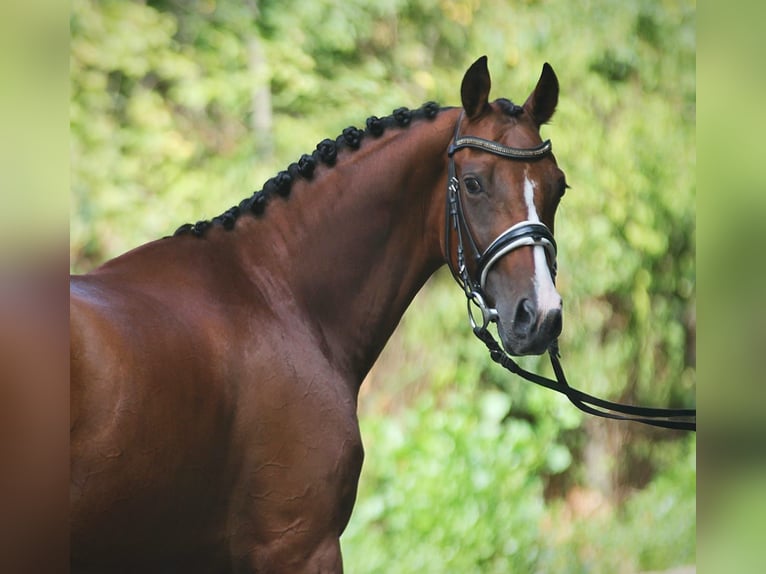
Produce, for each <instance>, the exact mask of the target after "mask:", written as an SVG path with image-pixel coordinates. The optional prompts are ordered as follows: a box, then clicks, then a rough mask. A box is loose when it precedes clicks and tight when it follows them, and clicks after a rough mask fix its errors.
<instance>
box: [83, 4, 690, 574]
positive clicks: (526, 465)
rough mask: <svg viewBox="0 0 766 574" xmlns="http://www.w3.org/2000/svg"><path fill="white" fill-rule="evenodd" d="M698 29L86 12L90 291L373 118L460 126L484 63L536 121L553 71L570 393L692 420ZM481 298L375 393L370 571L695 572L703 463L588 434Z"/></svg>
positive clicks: (439, 299)
mask: <svg viewBox="0 0 766 574" xmlns="http://www.w3.org/2000/svg"><path fill="white" fill-rule="evenodd" d="M695 19H696V4H695V2H694V1H693V0H673V1H671V0H630V1H625V0H591V1H589V2H583V3H576V2H570V1H567V0H520V1H507V0H506V1H503V0H385V1H383V0H372V1H362V0H346V1H345V2H342V3H340V2H334V1H332V0H315V1H314V2H300V1H298V0H251V1H249V2H233V1H223V0H221V1H216V0H192V1H188V2H180V1H177V0H165V1H150V0H147V1H145V2H144V1H132V2H131V1H125V0H120V1H114V0H104V1H98V2H96V1H89V0H74V1H73V2H72V14H71V53H70V70H71V84H70V86H71V105H70V118H71V134H72V135H71V160H72V163H71V165H72V168H71V169H72V171H71V181H72V190H71V214H70V218H71V244H70V254H71V265H72V269H73V270H74V271H78V272H80V271H86V270H88V269H90V268H92V267H93V266H95V265H97V264H98V263H100V262H102V261H104V260H106V259H108V258H110V257H113V256H115V255H117V254H119V253H121V252H124V251H126V250H127V249H129V248H131V247H134V246H137V245H139V244H141V243H144V242H146V241H149V240H151V239H155V238H157V237H160V236H163V235H167V234H169V233H171V232H172V231H173V230H174V229H175V228H176V227H177V226H178V225H180V224H182V223H185V222H187V221H196V220H198V219H207V218H210V217H212V216H213V215H217V214H218V213H220V212H222V211H223V210H224V209H226V208H227V207H229V206H230V205H233V204H235V203H237V202H238V201H239V200H240V199H242V198H244V197H246V196H248V195H250V194H251V193H252V192H253V191H254V190H256V189H259V188H260V186H261V184H262V183H263V182H264V181H265V180H266V179H267V178H268V177H270V176H272V175H274V174H275V173H276V172H277V171H279V170H280V169H283V168H284V167H285V166H286V165H287V164H288V163H290V162H291V161H294V160H295V159H296V158H297V157H298V155H299V154H300V153H303V152H306V151H310V150H311V149H313V147H314V145H315V144H316V142H318V141H319V140H321V139H323V138H324V137H334V136H335V135H336V134H337V133H339V132H340V130H341V129H342V128H344V127H345V126H347V125H350V124H355V125H359V124H360V123H361V122H362V121H363V120H364V118H366V117H367V116H368V115H370V114H376V115H381V116H382V115H386V114H388V113H390V112H391V110H392V109H394V108H395V107H398V106H402V105H406V106H410V107H416V106H418V105H419V104H420V103H422V102H424V101H426V100H429V99H433V100H436V101H439V102H441V103H443V104H445V105H456V104H458V103H459V82H460V79H461V78H462V74H463V72H464V70H465V68H466V67H467V66H468V65H469V64H470V63H471V62H472V61H473V60H474V59H475V58H476V57H478V56H479V55H481V54H487V55H488V56H489V63H490V71H491V73H492V77H493V96H494V97H499V96H507V97H510V98H512V99H514V100H515V101H519V102H520V101H523V100H524V98H525V97H526V95H527V94H528V93H529V91H530V90H531V88H532V87H533V86H534V83H535V81H536V80H537V77H538V75H539V72H540V68H541V66H542V63H543V62H544V61H548V62H550V63H551V64H552V65H553V67H554V69H555V70H556V72H557V74H558V76H559V81H560V83H561V98H560V104H559V108H558V111H557V113H556V116H555V117H554V121H553V124H552V125H550V126H547V127H546V128H544V130H545V134H544V135H545V137H550V138H551V139H552V140H553V142H554V146H555V150H556V156H557V159H558V161H559V164H560V166H561V167H562V169H564V171H565V172H566V173H567V179H568V181H569V182H570V184H571V185H572V187H573V189H572V190H570V191H569V192H568V193H567V196H566V197H565V200H564V201H563V203H562V205H561V207H560V209H559V217H558V221H557V229H556V233H557V239H558V242H559V246H560V250H561V253H560V261H559V266H560V274H559V280H558V284H559V288H560V291H561V293H562V295H563V296H564V299H565V302H566V303H565V311H566V312H565V327H564V334H563V336H562V340H561V346H562V350H563V355H564V357H563V358H564V364H565V367H566V369H567V372H568V373H569V376H570V379H572V381H573V383H574V384H575V385H578V386H580V387H582V388H584V389H585V390H587V391H588V392H591V393H594V394H598V395H604V396H607V397H609V398H612V399H617V400H625V401H635V402H642V403H650V404H654V405H673V406H678V405H689V404H693V403H694V398H695V381H696V375H695V361H696V358H695V334H696V314H695V296H696V287H695V195H696V181H695V139H696V70H695V51H696V30H695ZM264 97H265V98H266V99H265V100H264V99H263V98H264ZM264 102H265V104H264ZM264 105H267V108H268V109H267V111H268V112H269V113H268V114H267V116H266V119H267V124H265V125H266V128H265V131H264V129H263V124H260V123H259V122H260V121H262V119H259V118H260V116H259V112H263V106H264ZM259 106H260V107H261V109H260V110H259V109H258V107H259ZM255 128H259V129H261V131H256V129H255ZM461 298H462V294H461V293H460V291H459V290H458V289H457V288H456V287H455V286H454V285H453V284H452V282H451V278H449V276H448V274H446V273H439V274H437V275H436V276H435V277H434V278H433V279H432V280H431V281H430V282H429V283H428V284H427V285H426V287H425V288H424V290H423V291H422V292H421V293H420V294H419V295H418V297H417V299H416V301H415V303H414V304H413V305H412V308H411V309H410V310H409V311H408V313H407V314H406V315H405V317H404V319H403V321H402V324H401V326H400V328H399V330H398V331H397V333H396V334H395V336H394V338H393V339H392V341H391V342H390V344H389V346H388V347H387V349H386V351H385V352H384V354H383V356H382V357H381V359H380V361H379V362H378V364H377V365H376V367H375V369H374V370H373V372H372V373H371V374H370V376H369V377H368V380H367V381H366V382H365V385H364V386H363V391H362V395H361V398H360V418H361V425H362V432H363V438H364V441H365V448H366V452H367V459H366V461H365V467H364V470H363V474H362V479H361V484H360V491H359V498H358V504H357V507H356V509H355V511H354V515H353V517H352V521H351V524H350V525H349V528H348V529H347V531H346V533H345V534H344V536H343V539H342V542H343V551H344V556H345V560H346V568H347V571H349V572H353V573H357V572H389V571H391V570H392V568H395V569H396V571H398V572H510V571H512V572H554V571H555V572H636V571H640V570H648V569H662V568H668V567H671V566H676V565H681V564H690V563H693V562H694V559H695V558H694V557H695V523H696V511H695V493H696V486H695V479H696V462H695V461H696V451H695V449H696V441H695V437H694V436H687V435H679V434H677V433H672V432H663V431H658V430H651V429H644V428H638V427H637V426H635V425H628V424H620V423H609V422H600V421H595V420H592V419H586V418H584V417H583V416H581V415H580V414H579V413H578V412H576V411H575V409H574V407H572V406H570V405H569V404H568V403H566V401H565V399H561V398H558V397H555V396H553V395H552V394H550V393H549V392H546V391H544V390H538V389H534V388H530V387H529V386H527V384H525V383H523V382H521V381H517V380H514V379H511V378H510V377H509V376H508V375H506V374H505V373H504V372H502V371H500V370H499V369H498V368H497V367H495V366H494V365H492V364H491V363H490V361H489V360H488V357H487V356H486V354H485V351H483V349H482V346H481V344H480V343H478V342H477V341H475V340H472V336H471V335H470V331H469V329H468V327H467V324H466V320H465V317H464V302H463V301H462V299H461ZM524 365H525V366H526V367H528V368H535V369H538V370H541V371H542V372H547V367H546V366H545V362H544V360H540V359H535V358H530V359H527V360H525V361H524Z"/></svg>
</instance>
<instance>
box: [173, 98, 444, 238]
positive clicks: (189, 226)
mask: <svg viewBox="0 0 766 574" xmlns="http://www.w3.org/2000/svg"><path fill="white" fill-rule="evenodd" d="M441 110H442V108H441V107H440V106H439V104H437V103H436V102H427V103H425V104H423V105H422V106H421V107H420V108H418V109H417V110H410V109H408V108H404V107H402V108H397V109H395V110H394V111H393V113H392V114H391V115H390V116H386V117H383V118H379V117H377V116H370V117H369V118H367V121H366V122H365V128H364V129H359V128H357V127H354V126H350V127H347V128H346V129H344V130H343V131H342V132H341V134H340V135H339V136H338V137H337V138H336V139H335V140H331V139H324V140H322V141H321V142H319V143H318V144H317V146H316V149H315V150H314V151H313V152H312V153H311V154H303V155H302V156H301V157H300V158H299V159H298V161H297V162H293V163H291V164H290V165H289V166H288V167H287V169H286V170H283V171H280V172H279V173H278V174H277V175H275V176H274V177H272V178H270V179H268V180H267V181H266V183H264V184H263V188H262V189H261V190H259V191H256V192H255V193H253V195H251V196H250V197H248V198H245V199H243V200H242V201H240V202H239V205H235V206H233V207H231V208H229V209H227V210H226V211H224V212H223V213H222V214H221V215H218V216H216V217H214V218H213V219H212V220H210V221H208V220H202V221H198V222H197V223H185V224H184V225H182V226H181V227H179V228H178V229H176V231H175V233H173V236H177V235H187V234H191V235H193V236H194V237H203V236H204V235H205V232H206V231H207V230H208V229H209V228H210V227H212V226H214V225H221V226H222V227H223V228H224V229H226V230H230V229H234V226H235V225H236V222H237V219H238V218H239V217H240V216H241V215H244V214H247V213H251V214H253V215H254V216H256V217H259V216H261V215H263V213H264V212H265V211H266V206H267V205H268V203H269V201H270V200H271V198H272V197H274V196H275V195H279V196H281V197H284V198H287V197H288V196H289V195H290V190H291V188H292V185H293V183H294V182H295V181H296V180H297V179H299V178H300V179H304V180H307V181H310V180H311V179H312V178H313V176H314V171H315V170H316V168H317V165H320V164H323V165H325V166H327V167H332V166H334V165H335V162H336V161H337V158H338V153H339V151H340V150H342V149H345V148H347V149H349V150H352V151H353V150H357V149H359V147H360V146H361V145H362V139H363V138H365V137H372V138H379V137H380V136H382V135H383V133H384V132H385V131H386V130H387V129H389V128H406V127H408V126H409V125H410V124H411V123H412V121H413V120H418V119H426V120H432V119H434V118H435V117H436V116H437V114H438V113H439V112H440V111H441Z"/></svg>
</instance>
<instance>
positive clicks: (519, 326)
mask: <svg viewBox="0 0 766 574" xmlns="http://www.w3.org/2000/svg"><path fill="white" fill-rule="evenodd" d="M536 318H537V309H536V308H535V305H534V303H532V301H530V300H529V299H522V300H521V301H519V304H518V306H517V307H516V314H515V315H514V316H513V331H514V333H515V334H516V335H517V336H519V337H526V336H528V335H529V333H530V331H531V330H532V327H533V326H534V324H535V320H536Z"/></svg>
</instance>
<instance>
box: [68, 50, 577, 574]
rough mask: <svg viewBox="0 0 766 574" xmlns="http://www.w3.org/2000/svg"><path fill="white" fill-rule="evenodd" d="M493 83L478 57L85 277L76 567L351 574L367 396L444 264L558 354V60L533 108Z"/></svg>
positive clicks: (513, 339)
mask: <svg viewBox="0 0 766 574" xmlns="http://www.w3.org/2000/svg"><path fill="white" fill-rule="evenodd" d="M489 91H490V75H489V72H488V69H487V59H486V57H482V58H479V59H478V60H477V61H476V62H475V63H474V64H473V65H471V66H470V68H469V69H468V70H467V71H466V73H465V75H464V77H463V80H462V84H461V88H460V96H461V103H462V106H461V107H456V108H441V107H439V106H438V105H436V104H434V103H428V104H425V105H424V106H422V107H421V108H419V109H417V110H414V111H413V110H408V109H406V108H399V109H397V110H395V111H394V113H393V114H392V115H391V116H388V117H384V118H378V117H375V116H373V117H371V118H369V119H368V120H367V123H366V126H365V128H364V129H357V128H354V127H351V128H347V129H346V130H343V133H342V134H341V136H339V137H338V138H337V139H336V140H324V141H323V142H321V143H320V144H319V145H318V146H317V149H316V150H315V151H314V152H313V153H312V154H311V155H308V154H307V155H304V156H302V157H301V158H300V160H299V161H297V162H295V163H294V164H291V165H290V167H289V168H288V169H287V170H285V171H283V172H281V173H280V174H278V175H277V176H276V177H274V178H272V179H270V180H269V181H268V182H266V184H265V185H264V188H263V189H262V190H260V191H258V192H256V193H255V194H253V196H252V197H249V198H247V199H245V200H243V201H242V202H241V203H240V204H239V205H237V206H234V207H232V208H231V209H229V210H227V211H226V212H225V213H223V214H221V215H219V216H218V217H216V218H214V219H213V220H211V221H200V222H198V223H195V224H186V225H183V226H182V227H180V228H179V229H178V231H177V232H176V233H175V234H174V235H173V236H170V237H166V238H162V239H159V240H156V241H153V242H150V243H148V244H146V245H143V246H141V247H138V248H136V249H134V250H132V251H130V252H128V253H126V254H124V255H122V256H120V257H117V258H115V259H113V260H111V261H108V262H106V263H105V264H103V265H102V266H101V267H99V268H97V269H95V270H94V271H92V272H90V273H87V274H85V275H81V276H73V277H72V278H71V288H70V295H71V297H70V301H71V303H70V307H71V319H70V329H71V398H70V400H71V423H70V424H71V436H70V438H71V495H70V498H71V509H70V510H71V565H72V568H73V570H74V571H77V572H142V573H143V572H269V573H270V572H289V573H303V572H312V573H313V572H342V570H343V566H342V560H341V552H340V542H339V539H340V535H341V533H342V532H343V530H344V528H345V526H346V524H347V522H348V520H349V518H350V516H351V511H352V507H353V505H354V502H355V498H356V492H357V482H358V479H359V473H360V470H361V466H362V459H363V448H362V441H361V437H360V431H359V424H358V420H357V413H356V406H357V396H358V392H359V387H360V385H361V382H362V380H363V379H364V377H365V375H366V373H367V372H368V371H369V370H370V368H371V366H372V364H373V363H374V361H375V360H376V358H377V357H378V355H379V353H380V352H381V350H382V349H383V346H384V345H385V344H386V341H387V340H388V338H389V337H390V335H391V334H392V332H393V330H394V328H395V327H396V326H397V324H398V322H399V320H400V318H401V317H402V314H403V313H404V311H405V309H406V308H407V306H408V304H409V303H410V301H411V300H412V298H413V297H414V296H415V294H416V292H417V291H418V290H419V289H420V288H421V287H422V286H423V284H424V283H425V281H426V280H427V279H428V277H429V276H430V275H432V274H433V273H434V272H435V271H436V270H437V269H438V268H439V267H440V266H441V265H443V264H444V263H445V262H446V263H448V264H449V266H450V268H452V269H453V271H454V273H455V274H456V278H458V280H459V281H460V279H461V278H463V279H466V278H476V281H475V282H474V281H471V283H472V284H473V283H476V284H481V289H482V291H481V292H479V291H478V290H477V291H476V295H475V297H476V298H477V299H481V301H479V302H480V303H481V304H482V313H484V314H485V315H487V316H488V317H489V320H492V321H495V322H496V323H497V328H498V333H499V335H500V338H501V341H502V344H503V346H504V347H505V349H506V350H507V351H508V352H509V353H512V354H515V355H524V354H540V353H542V352H544V351H545V350H546V349H547V348H548V347H549V346H550V345H551V344H552V342H553V341H554V340H555V339H556V337H557V336H558V335H559V332H560V330H561V305H562V304H561V297H560V296H559V294H558V292H557V291H556V288H555V286H554V282H553V276H552V273H553V271H552V270H553V268H554V265H555V262H554V261H553V260H552V259H553V257H554V256H555V249H552V246H555V243H554V242H553V235H552V232H553V223H554V214H555V212H556V208H557V206H558V203H559V201H560V199H561V196H562V195H563V193H564V190H565V188H566V181H565V178H564V174H563V173H562V171H561V170H560V169H559V168H558V166H557V164H556V160H555V158H554V156H553V154H552V152H551V146H550V142H548V141H546V142H543V141H542V140H541V137H540V126H541V125H542V124H544V123H546V122H547V121H548V120H549V119H550V118H551V116H552V115H553V113H554V110H555V108H556V104H557V101H558V93H559V85H558V80H557V78H556V75H555V73H554V72H553V69H552V68H551V67H550V66H549V65H548V64H545V65H544V66H543V69H542V73H541V75H540V78H539V80H538V82H537V84H536V86H535V88H534V90H533V91H532V92H531V94H530V95H529V96H528V98H527V99H526V101H525V103H524V104H523V105H516V104H514V103H512V102H511V101H510V100H508V99H502V98H501V99H498V100H495V101H493V102H490V101H489ZM458 211H459V212H460V214H461V215H462V217H461V218H460V220H459V221H458V220H457V219H456V218H455V214H456V213H457V212H458ZM528 229H532V230H533V231H534V233H532V232H529V231H525V230H528ZM496 238H497V239H496ZM506 239H507V241H506Z"/></svg>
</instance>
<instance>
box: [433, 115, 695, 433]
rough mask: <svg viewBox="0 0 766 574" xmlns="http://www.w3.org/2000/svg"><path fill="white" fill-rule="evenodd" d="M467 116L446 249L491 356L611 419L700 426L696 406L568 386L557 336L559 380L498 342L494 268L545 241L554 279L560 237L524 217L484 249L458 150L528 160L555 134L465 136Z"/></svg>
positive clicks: (458, 143) (553, 352) (450, 189)
mask: <svg viewBox="0 0 766 574" xmlns="http://www.w3.org/2000/svg"><path fill="white" fill-rule="evenodd" d="M462 119H463V115H462V114H461V115H460V118H459V119H458V121H457V125H456V126H455V134H454V137H453V141H452V144H451V145H450V147H449V150H448V152H447V154H448V156H449V173H448V182H447V202H446V210H445V212H446V215H445V234H444V241H445V250H444V252H445V253H446V254H447V265H448V266H449V268H450V271H451V272H452V276H453V277H454V278H455V281H457V283H458V285H460V287H461V288H462V289H463V292H464V293H465V296H466V299H467V306H468V319H469V321H470V323H471V327H472V329H473V333H474V335H475V336H476V337H477V338H478V339H479V340H481V341H482V342H483V343H484V344H485V345H486V346H487V349H488V350H489V355H490V357H491V359H492V360H493V361H494V362H496V363H497V364H499V365H501V366H502V367H503V368H505V369H506V370H508V371H510V372H511V373H514V374H516V375H518V376H520V377H522V378H524V379H526V380H527V381H530V382H532V383H535V384H537V385H540V386H542V387H545V388H548V389H552V390H554V391H556V392H559V393H562V394H563V395H565V396H566V397H567V398H568V399H569V401H570V402H571V403H572V404H573V405H574V406H576V407H577V408H578V409H580V410H581V411H583V412H585V413H588V414H591V415H595V416H599V417H603V418H607V419H615V420H626V421H633V422H638V423H643V424H646V425H652V426H656V427H662V428H670V429H677V430H691V431H696V430H697V422H696V419H697V410H696V409H666V408H653V407H641V406H633V405H625V404H621V403H614V402H611V401H607V400H605V399H600V398H598V397H594V396H592V395H589V394H587V393H584V392H582V391H580V390H577V389H575V388H573V387H571V386H569V383H568V382H567V378H566V375H565V374H564V369H563V367H562V366H561V361H560V355H559V349H558V341H554V342H553V343H552V344H551V346H550V348H549V349H548V355H549V357H550V361H551V366H552V367H553V372H554V373H555V375H556V380H553V379H549V378H547V377H543V376H542V375H538V374H536V373H532V372H530V371H527V370H526V369H523V368H522V367H520V366H519V365H518V363H516V361H514V360H513V358H511V356H510V355H509V354H508V353H507V352H506V351H505V350H504V349H503V348H502V347H501V346H500V344H498V342H497V341H496V340H495V338H494V337H493V336H492V333H490V331H489V329H488V327H489V325H490V323H494V322H497V320H498V313H497V310H496V309H494V308H492V307H490V306H489V305H488V304H487V302H486V296H485V293H484V287H485V285H486V280H487V275H488V274H489V271H490V270H491V269H492V266H493V265H494V264H495V263H497V261H499V260H500V258H501V257H503V256H504V255H507V254H508V253H510V252H511V251H513V250H514V249H518V248H519V247H524V246H541V247H543V248H544V249H545V252H546V255H547V261H548V267H549V269H550V272H551V277H552V278H553V280H554V281H555V279H556V253H557V246H556V240H555V239H554V238H553V234H552V233H551V231H550V230H549V229H548V227H547V226H545V225H544V224H542V223H537V222H531V221H522V222H519V223H517V224H515V225H513V226H511V227H510V228H508V229H506V230H505V231H504V232H502V233H501V234H500V235H499V236H498V237H497V238H496V239H495V240H494V241H492V243H490V245H489V247H487V249H486V250H484V251H483V252H482V251H481V250H480V249H479V247H478V246H477V244H476V241H475V240H474V238H473V236H472V235H471V231H470V228H469V226H468V222H467V220H466V217H465V213H464V210H463V205H462V201H461V199H460V183H459V181H458V178H457V175H456V170H455V160H454V154H455V152H457V151H459V150H461V149H465V148H473V149H478V150H481V151H485V152H489V153H492V154H494V155H498V156H500V157H504V158H508V159H512V160H522V161H524V160H526V161H529V160H536V159H540V158H543V157H545V156H546V155H548V154H549V153H550V152H551V142H550V140H546V141H544V142H543V143H542V144H540V145H538V146H536V147H532V148H513V147H508V146H505V145H502V144H500V143H498V142H493V141H490V140H485V139H483V138H479V137H474V136H463V137H460V123H461V121H462ZM453 230H454V232H455V234H456V235H457V267H455V266H454V264H453V262H452V256H451V233H452V231H453ZM466 238H467V239H468V249H469V250H470V253H471V256H472V257H473V260H474V262H475V264H476V275H478V280H476V279H475V278H474V277H472V276H471V273H470V272H469V270H468V267H467V265H466V247H465V246H464V244H465V239H466ZM473 305H475V306H476V307H477V308H478V310H479V312H480V313H481V323H479V322H478V321H477V320H476V317H474V308H473ZM678 419H693V420H678Z"/></svg>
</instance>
